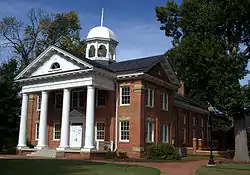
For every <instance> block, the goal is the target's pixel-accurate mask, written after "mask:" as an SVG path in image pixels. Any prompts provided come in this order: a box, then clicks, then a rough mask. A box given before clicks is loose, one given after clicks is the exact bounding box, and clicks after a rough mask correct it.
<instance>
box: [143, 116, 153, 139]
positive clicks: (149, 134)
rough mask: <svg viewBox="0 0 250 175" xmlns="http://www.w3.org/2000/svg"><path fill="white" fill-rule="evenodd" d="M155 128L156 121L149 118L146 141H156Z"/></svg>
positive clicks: (146, 127)
mask: <svg viewBox="0 0 250 175" xmlns="http://www.w3.org/2000/svg"><path fill="white" fill-rule="evenodd" d="M154 129H155V126H154V122H152V121H148V120H147V121H146V126H145V136H146V142H154Z"/></svg>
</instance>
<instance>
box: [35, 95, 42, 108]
mask: <svg viewBox="0 0 250 175" xmlns="http://www.w3.org/2000/svg"><path fill="white" fill-rule="evenodd" d="M39 101H40V108H39V105H38V104H39ZM41 105H42V97H41V96H40V95H38V96H37V99H36V110H37V111H41Z"/></svg>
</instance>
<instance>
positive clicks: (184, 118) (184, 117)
mask: <svg viewBox="0 0 250 175" xmlns="http://www.w3.org/2000/svg"><path fill="white" fill-rule="evenodd" d="M186 119H187V116H186V115H184V116H183V124H184V125H186Z"/></svg>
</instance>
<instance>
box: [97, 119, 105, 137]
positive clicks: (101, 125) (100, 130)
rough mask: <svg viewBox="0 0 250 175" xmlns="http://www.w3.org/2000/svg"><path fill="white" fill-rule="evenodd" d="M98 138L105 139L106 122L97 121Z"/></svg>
mask: <svg viewBox="0 0 250 175" xmlns="http://www.w3.org/2000/svg"><path fill="white" fill-rule="evenodd" d="M96 140H100V141H104V122H96Z"/></svg>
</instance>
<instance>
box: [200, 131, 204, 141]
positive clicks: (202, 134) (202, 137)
mask: <svg viewBox="0 0 250 175" xmlns="http://www.w3.org/2000/svg"><path fill="white" fill-rule="evenodd" d="M201 139H202V140H204V131H203V130H201Z"/></svg>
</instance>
